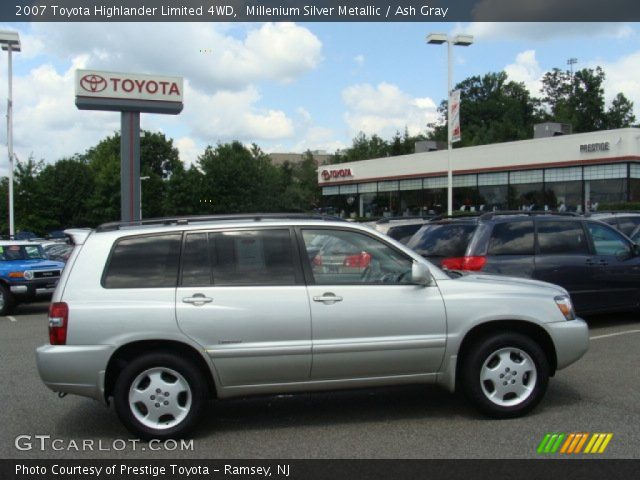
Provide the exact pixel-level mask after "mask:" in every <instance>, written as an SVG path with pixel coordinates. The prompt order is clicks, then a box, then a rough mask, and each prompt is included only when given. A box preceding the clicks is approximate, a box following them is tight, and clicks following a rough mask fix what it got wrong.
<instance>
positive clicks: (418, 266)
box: [411, 261, 432, 287]
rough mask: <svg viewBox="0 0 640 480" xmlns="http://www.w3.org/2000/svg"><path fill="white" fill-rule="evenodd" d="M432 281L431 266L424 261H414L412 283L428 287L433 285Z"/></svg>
mask: <svg viewBox="0 0 640 480" xmlns="http://www.w3.org/2000/svg"><path fill="white" fill-rule="evenodd" d="M431 281H432V277H431V272H430V271H429V267H427V266H426V265H425V264H424V263H420V262H416V261H414V262H413V265H411V283H413V284H414V285H422V286H423V287H426V286H429V285H431Z"/></svg>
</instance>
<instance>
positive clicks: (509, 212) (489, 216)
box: [480, 210, 580, 220]
mask: <svg viewBox="0 0 640 480" xmlns="http://www.w3.org/2000/svg"><path fill="white" fill-rule="evenodd" d="M502 215H528V216H535V215H558V216H561V217H562V216H564V217H579V216H580V214H579V213H576V212H556V211H552V210H533V211H529V210H503V211H497V212H487V213H483V214H482V215H481V216H480V220H491V219H492V218H493V217H497V216H502Z"/></svg>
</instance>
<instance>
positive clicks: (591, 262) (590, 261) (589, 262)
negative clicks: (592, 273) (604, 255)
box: [586, 258, 596, 266]
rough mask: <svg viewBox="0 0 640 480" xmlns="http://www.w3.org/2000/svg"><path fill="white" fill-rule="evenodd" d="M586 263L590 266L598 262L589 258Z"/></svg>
mask: <svg viewBox="0 0 640 480" xmlns="http://www.w3.org/2000/svg"><path fill="white" fill-rule="evenodd" d="M586 264H587V265H589V266H593V265H595V264H596V262H594V261H593V260H591V259H590V258H587V261H586Z"/></svg>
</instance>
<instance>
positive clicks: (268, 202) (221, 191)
mask: <svg viewBox="0 0 640 480" xmlns="http://www.w3.org/2000/svg"><path fill="white" fill-rule="evenodd" d="M198 167H199V169H200V170H201V171H202V173H203V174H204V177H205V179H204V182H203V185H202V190H201V195H202V198H203V200H207V203H206V210H207V211H206V212H205V213H239V212H260V211H262V212H273V211H277V210H279V209H280V208H279V207H280V205H281V202H282V199H281V194H282V193H283V191H284V182H283V178H282V173H281V170H279V169H278V168H277V167H275V166H273V165H272V164H271V161H270V159H269V157H268V156H267V155H266V154H265V153H264V152H262V150H260V148H259V147H258V146H257V145H255V144H254V145H252V147H251V148H246V147H245V146H244V145H242V144H241V143H240V142H238V141H234V142H232V143H226V144H218V145H217V146H216V147H215V148H213V147H211V146H208V147H207V148H206V150H205V152H204V154H203V155H201V156H200V157H199V158H198Z"/></svg>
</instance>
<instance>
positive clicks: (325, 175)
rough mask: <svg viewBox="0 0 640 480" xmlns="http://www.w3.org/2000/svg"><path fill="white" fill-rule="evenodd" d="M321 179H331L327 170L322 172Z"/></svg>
mask: <svg viewBox="0 0 640 480" xmlns="http://www.w3.org/2000/svg"><path fill="white" fill-rule="evenodd" d="M322 178H323V179H325V180H329V179H330V178H331V174H330V173H329V170H323V171H322Z"/></svg>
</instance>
